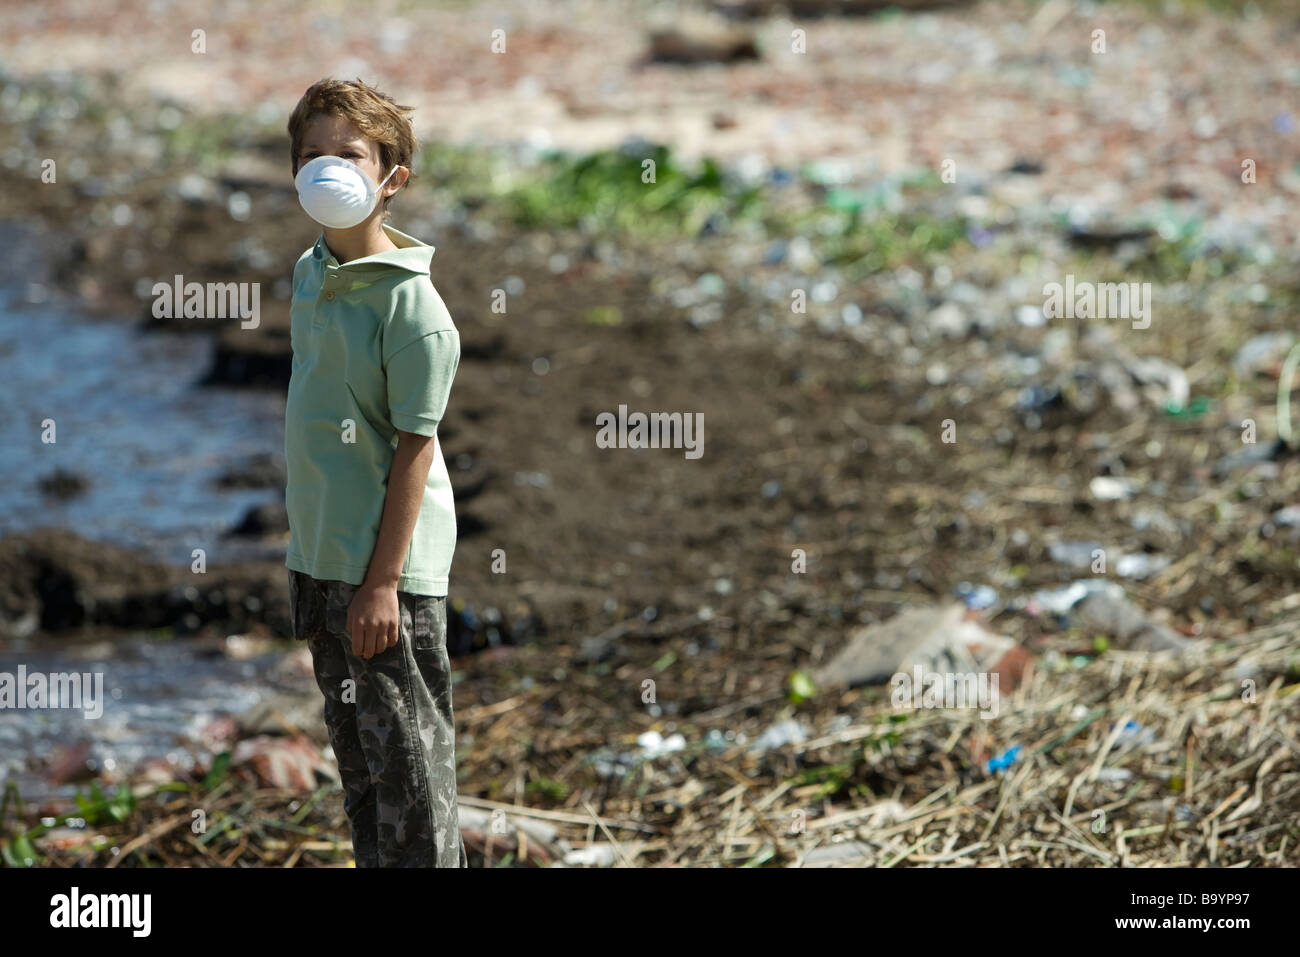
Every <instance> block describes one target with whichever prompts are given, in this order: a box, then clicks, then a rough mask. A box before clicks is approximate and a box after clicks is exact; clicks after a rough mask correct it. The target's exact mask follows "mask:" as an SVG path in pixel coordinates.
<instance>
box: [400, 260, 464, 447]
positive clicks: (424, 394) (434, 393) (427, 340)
mask: <svg viewBox="0 0 1300 957" xmlns="http://www.w3.org/2000/svg"><path fill="white" fill-rule="evenodd" d="M420 278H421V279H423V282H420V281H418V280H414V281H412V282H409V283H403V284H402V288H401V289H400V292H399V294H398V295H397V296H396V297H395V300H396V301H395V308H394V311H393V315H392V318H391V319H390V321H389V327H388V329H387V330H386V332H385V335H384V372H385V375H386V377H387V382H388V386H387V388H388V413H389V420H390V421H391V422H392V423H393V427H394V428H396V429H400V430H401V431H403V432H414V433H415V434H416V435H433V434H434V433H435V432H436V431H437V430H438V423H439V422H441V421H442V417H443V414H444V413H445V412H446V411H447V400H448V399H449V398H450V396H451V383H452V380H453V379H454V378H455V377H456V369H457V367H458V366H459V365H460V335H459V334H458V333H457V332H456V327H455V326H454V325H452V322H451V316H450V315H448V313H447V307H446V306H445V305H443V302H442V298H441V297H440V296H439V295H438V293H437V291H436V290H435V289H434V288H433V284H432V283H430V282H429V278H428V276H423V277H420Z"/></svg>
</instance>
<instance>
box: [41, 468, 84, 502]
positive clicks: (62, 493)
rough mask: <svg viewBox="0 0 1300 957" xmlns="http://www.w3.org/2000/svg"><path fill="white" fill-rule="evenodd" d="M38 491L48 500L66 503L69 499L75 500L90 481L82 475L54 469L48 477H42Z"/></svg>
mask: <svg viewBox="0 0 1300 957" xmlns="http://www.w3.org/2000/svg"><path fill="white" fill-rule="evenodd" d="M37 484H38V486H39V487H40V490H41V491H42V492H43V493H44V494H46V495H48V496H49V497H50V498H57V499H61V500H64V501H66V500H67V499H70V498H76V497H77V496H78V495H81V494H82V493H83V492H85V491H86V489H88V488H89V487H90V481H89V480H88V479H87V478H86V477H85V476H82V475H78V474H76V473H75V472H69V471H66V470H65V469H55V470H54V471H53V472H51V473H50V474H49V475H46V476H45V477H43V478H42V479H41V480H40V481H39V482H38V483H37Z"/></svg>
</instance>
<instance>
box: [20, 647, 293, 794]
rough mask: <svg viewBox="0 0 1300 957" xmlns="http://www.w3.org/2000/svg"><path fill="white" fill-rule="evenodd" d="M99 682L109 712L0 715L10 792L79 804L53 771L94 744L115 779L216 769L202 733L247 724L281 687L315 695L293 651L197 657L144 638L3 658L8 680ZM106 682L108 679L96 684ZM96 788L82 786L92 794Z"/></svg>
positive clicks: (100, 765)
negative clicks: (132, 773)
mask: <svg viewBox="0 0 1300 957" xmlns="http://www.w3.org/2000/svg"><path fill="white" fill-rule="evenodd" d="M20 665H21V666H22V667H24V668H25V669H26V674H27V675H29V676H30V675H33V674H37V673H39V674H44V675H50V674H55V673H65V674H66V673H69V672H73V673H77V674H80V675H89V676H90V677H89V678H88V679H87V681H86V687H87V688H91V687H95V686H97V685H98V684H99V683H100V682H102V695H101V696H100V698H99V702H100V708H98V709H92V710H91V714H92V715H93V713H94V711H100V712H102V713H100V714H99V716H97V717H95V716H88V714H87V708H86V707H85V706H87V705H88V703H89V702H88V701H87V700H86V699H83V701H82V704H83V708H81V709H75V708H70V707H64V708H49V707H46V708H23V709H18V708H0V783H3V782H7V781H9V780H13V781H14V782H15V783H17V785H18V787H19V792H20V793H21V794H22V796H23V799H24V800H29V801H39V800H43V799H46V798H50V797H70V796H71V795H73V794H74V793H76V791H77V789H78V785H77V784H75V783H68V784H58V785H56V784H53V783H51V782H50V781H49V780H48V779H47V776H46V775H47V771H48V768H47V767H45V764H46V762H47V761H48V760H49V759H50V758H51V757H53V756H54V755H55V754H56V753H57V751H58V749H59V748H60V747H63V746H69V745H76V744H77V743H79V742H86V743H87V744H89V745H90V756H89V760H88V762H87V763H88V764H89V766H90V767H91V768H92V769H94V770H96V771H98V772H100V773H102V774H103V776H104V778H105V779H109V780H113V779H117V778H119V776H120V775H122V774H124V773H126V772H128V771H129V770H130V769H131V768H133V767H135V766H136V765H137V764H138V763H139V762H141V761H143V760H145V759H146V758H162V759H165V760H167V761H168V762H169V763H170V764H171V765H172V766H173V768H174V770H175V772H176V773H177V774H181V773H184V772H187V771H189V770H191V769H193V768H195V766H196V764H197V765H198V766H199V768H200V769H204V768H206V767H207V765H208V764H209V763H210V761H211V758H212V751H211V750H210V749H209V748H208V746H207V745H206V744H205V742H204V738H203V735H202V732H203V730H204V728H206V727H207V726H208V725H209V724H210V723H211V722H213V721H214V720H215V719H217V718H218V717H221V716H223V715H239V714H241V713H243V712H245V711H247V710H248V709H249V708H251V707H252V706H254V705H256V704H257V703H258V702H259V701H260V700H261V699H262V698H263V697H264V696H265V695H266V694H267V693H268V692H269V691H270V690H271V689H272V687H273V686H275V687H278V688H279V689H281V690H283V691H286V692H293V693H296V694H304V695H305V694H309V682H308V680H307V679H306V678H305V676H304V675H301V674H298V675H295V674H294V669H293V668H292V667H291V666H290V663H289V662H288V661H287V660H286V652H285V651H284V650H282V649H281V650H270V651H268V652H266V653H264V654H261V655H258V656H256V657H249V658H246V659H243V660H234V659H232V658H229V657H227V656H225V655H221V654H208V655H204V654H196V648H195V646H194V645H193V644H192V643H190V642H187V641H162V640H156V639H149V638H145V637H143V636H140V637H134V638H123V639H120V640H117V641H113V642H111V643H109V642H98V643H94V644H89V645H87V644H84V643H82V644H65V643H60V644H59V646H57V647H51V648H50V649H49V650H41V651H35V652H33V651H22V652H17V651H11V650H6V651H4V652H0V673H7V674H10V675H15V676H16V675H18V674H19V671H18V669H19V666H20ZM96 675H99V676H102V677H100V678H98V679H96V677H95V676H96ZM85 786H86V785H85V783H83V784H82V785H81V787H82V788H84V787H85Z"/></svg>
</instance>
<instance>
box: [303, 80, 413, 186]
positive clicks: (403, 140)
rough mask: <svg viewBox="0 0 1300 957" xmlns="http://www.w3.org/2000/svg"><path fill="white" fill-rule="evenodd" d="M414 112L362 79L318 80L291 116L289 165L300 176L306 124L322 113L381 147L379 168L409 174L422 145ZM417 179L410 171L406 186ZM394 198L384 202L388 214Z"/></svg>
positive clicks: (410, 107) (310, 87)
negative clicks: (342, 121)
mask: <svg viewBox="0 0 1300 957" xmlns="http://www.w3.org/2000/svg"><path fill="white" fill-rule="evenodd" d="M414 109H415V107H413V106H401V105H400V104H398V102H397V101H396V100H394V99H393V98H392V97H391V96H389V95H388V94H386V93H381V92H380V91H379V90H376V89H375V88H374V87H372V86H368V85H367V84H366V83H365V82H363V81H362V80H361V78H360V77H358V78H357V79H355V80H334V79H329V78H326V79H324V80H317V81H316V82H315V83H313V84H312V85H311V86H309V87H308V88H307V92H306V93H304V94H303V95H302V99H300V100H299V101H298V105H297V106H295V107H294V108H293V113H291V114H290V116H289V140H290V144H289V162H290V165H291V166H292V167H293V174H294V175H295V176H297V175H298V151H299V150H300V149H301V148H302V138H303V134H304V132H305V131H306V129H307V123H308V122H309V121H310V120H311V119H312V118H313V117H315V116H317V115H319V114H322V113H323V114H326V115H328V116H339V117H342V118H343V119H345V120H347V121H348V122H349V123H351V124H352V125H353V126H355V127H356V128H357V129H359V130H360V131H361V132H362V133H363V134H365V135H366V136H367V137H369V138H370V139H372V140H374V141H375V142H376V143H378V144H379V161H380V163H379V164H380V166H382V167H383V168H384V171H385V172H387V171H388V170H390V169H392V168H393V167H394V166H405V167H406V168H407V169H408V170H410V169H411V159H412V157H413V156H414V155H415V151H416V150H417V149H418V148H419V145H420V144H419V143H418V142H417V141H416V138H415V129H414V128H413V127H412V126H411V121H410V119H408V118H407V116H406V114H407V113H410V112H412V111H413V110H414ZM414 179H415V171H414V170H411V175H410V178H409V179H408V180H407V185H410V182H411V180H414ZM394 195H396V194H394ZM392 198H393V197H392V196H386V197H385V198H384V201H383V203H384V209H385V211H387V209H388V201H389V200H391V199H392Z"/></svg>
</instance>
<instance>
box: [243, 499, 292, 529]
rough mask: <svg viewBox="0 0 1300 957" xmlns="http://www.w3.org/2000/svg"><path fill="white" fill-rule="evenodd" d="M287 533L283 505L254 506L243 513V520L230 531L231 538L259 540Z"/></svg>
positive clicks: (287, 522) (285, 510) (286, 519)
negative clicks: (262, 537)
mask: <svg viewBox="0 0 1300 957" xmlns="http://www.w3.org/2000/svg"><path fill="white" fill-rule="evenodd" d="M288 532H289V512H288V510H287V509H286V508H285V507H284V505H283V504H279V503H272V504H270V505H254V506H253V507H252V508H250V509H249V510H248V511H247V512H245V513H244V517H243V519H242V520H241V521H240V522H239V524H238V525H236V526H235V527H234V528H233V529H231V530H230V534H231V535H232V536H237V537H241V538H259V537H261V536H263V535H285V534H288Z"/></svg>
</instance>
